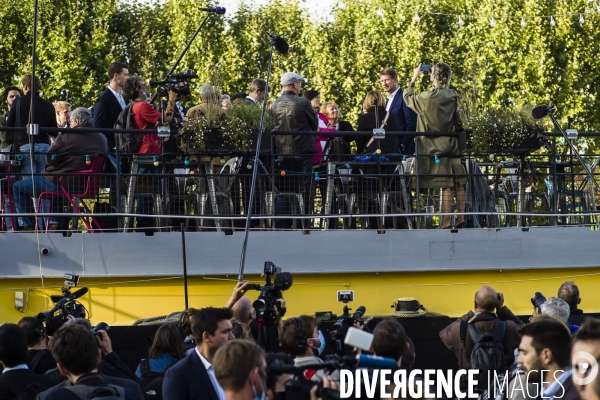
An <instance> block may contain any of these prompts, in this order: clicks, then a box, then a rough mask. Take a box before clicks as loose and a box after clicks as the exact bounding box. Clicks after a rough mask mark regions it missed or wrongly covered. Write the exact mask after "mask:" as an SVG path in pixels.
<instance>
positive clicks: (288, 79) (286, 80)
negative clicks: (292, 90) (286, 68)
mask: <svg viewBox="0 0 600 400" xmlns="http://www.w3.org/2000/svg"><path fill="white" fill-rule="evenodd" d="M303 79H304V78H303V77H302V76H300V75H298V74H297V73H295V72H286V73H285V74H283V75H281V86H288V85H293V84H294V83H296V82H298V81H301V80H303Z"/></svg>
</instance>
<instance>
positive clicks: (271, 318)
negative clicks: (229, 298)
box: [246, 261, 293, 328]
mask: <svg viewBox="0 0 600 400" xmlns="http://www.w3.org/2000/svg"><path fill="white" fill-rule="evenodd" d="M263 274H264V275H265V276H266V279H265V284H264V286H260V285H257V284H249V285H246V290H259V291H260V295H259V296H258V299H256V301H254V303H252V307H253V308H254V317H255V319H256V321H257V323H258V327H259V328H260V327H262V326H275V311H274V308H275V307H276V308H277V311H278V312H279V315H280V316H282V317H283V315H284V314H285V310H282V309H281V305H280V304H279V302H278V301H277V299H281V298H282V297H283V295H282V292H283V291H285V290H288V289H289V288H291V287H292V283H293V278H292V274H290V273H289V272H281V268H279V267H277V266H276V265H275V264H273V263H272V262H271V261H265V268H264V271H263ZM273 275H276V277H275V282H274V283H272V282H271V276H273Z"/></svg>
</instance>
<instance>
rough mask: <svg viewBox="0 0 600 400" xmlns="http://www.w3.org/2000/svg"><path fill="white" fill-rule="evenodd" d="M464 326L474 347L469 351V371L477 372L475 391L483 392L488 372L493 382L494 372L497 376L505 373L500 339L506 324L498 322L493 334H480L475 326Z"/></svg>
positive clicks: (485, 387) (486, 384) (486, 385)
mask: <svg viewBox="0 0 600 400" xmlns="http://www.w3.org/2000/svg"><path fill="white" fill-rule="evenodd" d="M465 324H466V326H467V330H468V331H469V336H470V337H471V339H472V340H473V343H474V344H475V346H474V347H473V350H472V351H471V362H470V366H469V369H477V370H479V374H478V375H477V386H476V388H477V390H478V391H483V390H485V389H487V387H488V372H489V373H490V378H491V380H492V381H493V379H494V375H493V373H494V371H496V373H497V374H498V375H499V374H504V373H506V358H505V357H504V347H503V346H502V339H503V338H504V331H505V330H506V322H505V321H500V323H499V324H498V326H497V327H496V329H495V330H494V331H493V332H482V331H480V330H479V329H477V328H476V327H475V324H467V323H463V325H462V326H461V330H463V329H464V328H463V326H464V325H465Z"/></svg>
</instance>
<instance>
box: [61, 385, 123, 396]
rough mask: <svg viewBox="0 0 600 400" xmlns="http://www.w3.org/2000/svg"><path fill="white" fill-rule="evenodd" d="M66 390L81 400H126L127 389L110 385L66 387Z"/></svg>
mask: <svg viewBox="0 0 600 400" xmlns="http://www.w3.org/2000/svg"><path fill="white" fill-rule="evenodd" d="M65 389H67V390H70V391H71V392H73V393H74V394H75V395H76V396H77V397H79V398H80V399H81V400H92V399H100V398H102V399H103V400H117V399H120V400H122V399H125V389H123V388H122V387H119V386H115V385H110V384H109V385H106V386H87V385H74V386H65Z"/></svg>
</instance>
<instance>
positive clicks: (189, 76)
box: [171, 74, 198, 81]
mask: <svg viewBox="0 0 600 400" xmlns="http://www.w3.org/2000/svg"><path fill="white" fill-rule="evenodd" d="M171 78H175V79H179V80H180V81H187V80H189V79H197V78H198V75H196V74H173V75H171Z"/></svg>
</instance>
